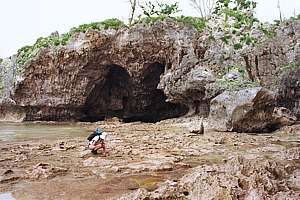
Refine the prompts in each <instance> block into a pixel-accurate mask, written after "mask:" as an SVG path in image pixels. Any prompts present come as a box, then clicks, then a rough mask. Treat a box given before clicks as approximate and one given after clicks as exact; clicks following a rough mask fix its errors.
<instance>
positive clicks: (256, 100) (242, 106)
mask: <svg viewBox="0 0 300 200" xmlns="http://www.w3.org/2000/svg"><path fill="white" fill-rule="evenodd" d="M275 105H276V98H275V95H274V93H272V92H271V91H269V90H267V89H264V88H261V87H257V88H250V89H243V90H240V91H225V92H224V93H222V94H220V95H219V96H217V97H216V98H214V99H213V100H212V102H211V112H210V116H209V119H210V122H211V126H212V128H215V129H217V130H220V131H237V132H269V131H273V130H276V129H277V128H279V127H281V126H284V125H290V124H291V123H293V122H294V120H293V116H292V115H289V117H285V116H283V112H281V113H279V110H282V111H283V109H276V110H275V113H274V109H275ZM284 110H287V109H284ZM276 113H277V114H276ZM285 114H286V116H287V115H288V112H287V111H286V112H285ZM277 115H280V116H277Z"/></svg>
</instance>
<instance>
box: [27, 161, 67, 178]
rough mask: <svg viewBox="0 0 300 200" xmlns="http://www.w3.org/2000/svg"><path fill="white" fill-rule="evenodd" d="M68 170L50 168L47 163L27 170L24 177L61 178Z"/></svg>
mask: <svg viewBox="0 0 300 200" xmlns="http://www.w3.org/2000/svg"><path fill="white" fill-rule="evenodd" d="M67 171H68V169H66V168H61V167H52V166H50V164H48V163H38V164H37V165H35V166H33V167H32V169H30V170H28V171H27V173H26V175H25V177H26V178H28V179H44V178H53V177H55V176H62V175H65V174H66V173H67Z"/></svg>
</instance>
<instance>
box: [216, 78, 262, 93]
mask: <svg viewBox="0 0 300 200" xmlns="http://www.w3.org/2000/svg"><path fill="white" fill-rule="evenodd" d="M216 84H217V86H219V87H220V88H222V89H224V90H230V91H234V90H240V89H244V88H251V87H258V86H259V83H258V82H256V81H254V82H252V81H249V80H245V79H242V78H238V79H229V78H227V77H226V76H223V77H222V78H220V79H217V80H216Z"/></svg>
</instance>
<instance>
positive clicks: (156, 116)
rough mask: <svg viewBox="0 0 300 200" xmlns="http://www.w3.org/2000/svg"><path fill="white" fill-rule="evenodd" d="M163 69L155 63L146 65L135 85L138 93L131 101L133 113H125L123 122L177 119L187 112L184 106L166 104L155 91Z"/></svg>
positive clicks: (158, 92)
mask: <svg viewBox="0 0 300 200" xmlns="http://www.w3.org/2000/svg"><path fill="white" fill-rule="evenodd" d="M164 69H165V66H164V65H163V64H160V63H157V62H155V63H151V64H148V65H146V67H145V69H144V71H143V73H142V75H141V78H140V83H139V84H138V85H137V91H140V92H139V93H138V94H137V96H136V97H135V98H134V99H133V103H134V104H135V105H136V106H137V107H136V109H135V110H134V109H133V111H134V112H132V113H130V112H128V113H126V115H125V116H124V117H123V120H124V122H133V121H143V122H157V121H160V120H163V119H168V118H174V117H179V116H182V115H184V114H186V113H187V112H188V108H187V107H185V106H184V105H181V104H174V103H168V102H166V99H167V97H166V95H165V94H164V93H163V91H162V90H160V89H157V86H158V84H159V81H160V75H161V74H162V73H163V72H164Z"/></svg>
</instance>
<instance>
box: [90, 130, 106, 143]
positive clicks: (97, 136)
mask: <svg viewBox="0 0 300 200" xmlns="http://www.w3.org/2000/svg"><path fill="white" fill-rule="evenodd" d="M106 136H107V133H106V132H102V134H101V135H100V136H99V135H96V136H95V137H94V138H93V139H92V140H91V141H90V142H89V144H95V143H96V142H97V141H98V140H100V139H102V140H105V138H106Z"/></svg>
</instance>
